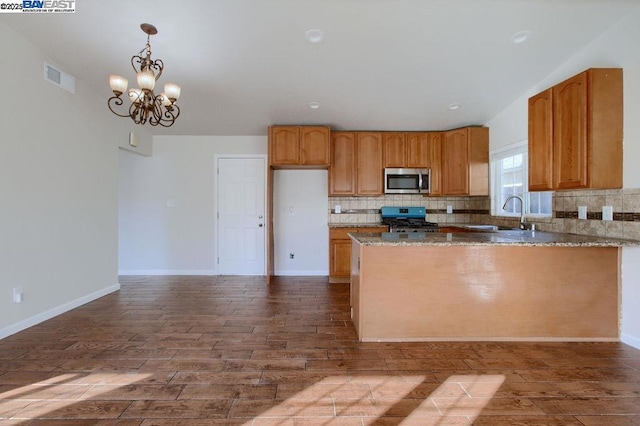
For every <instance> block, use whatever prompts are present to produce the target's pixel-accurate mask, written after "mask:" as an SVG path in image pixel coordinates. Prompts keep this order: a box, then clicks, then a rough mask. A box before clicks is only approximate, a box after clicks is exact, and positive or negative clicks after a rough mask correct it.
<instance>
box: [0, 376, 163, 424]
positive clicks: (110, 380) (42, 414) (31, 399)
mask: <svg viewBox="0 0 640 426" xmlns="http://www.w3.org/2000/svg"><path fill="white" fill-rule="evenodd" d="M151 376H152V374H148V373H126V374H122V373H120V374H118V373H92V374H86V375H85V374H75V373H74V374H61V375H59V376H55V377H51V378H48V379H46V380H43V381H41V382H36V383H32V384H29V385H23V386H19V385H16V388H15V389H11V390H7V391H4V392H1V393H0V412H1V413H10V412H13V414H12V415H9V416H7V415H6V414H5V416H4V418H11V419H16V420H19V419H34V418H47V417H51V416H52V413H54V412H55V411H56V410H60V409H62V408H65V407H69V406H72V405H74V404H77V403H78V402H80V401H86V400H95V399H97V398H96V395H99V394H100V393H99V392H91V393H90V398H85V397H84V396H83V395H85V394H86V393H87V392H88V391H89V390H93V391H95V390H96V389H99V388H100V386H104V385H111V386H104V391H105V392H109V391H112V390H113V387H114V385H116V386H118V387H122V386H128V385H132V384H135V383H139V382H140V381H144V380H145V379H147V378H149V377H151ZM9 386H12V385H5V386H4V387H9ZM23 413H25V414H28V415H25V414H23Z"/></svg>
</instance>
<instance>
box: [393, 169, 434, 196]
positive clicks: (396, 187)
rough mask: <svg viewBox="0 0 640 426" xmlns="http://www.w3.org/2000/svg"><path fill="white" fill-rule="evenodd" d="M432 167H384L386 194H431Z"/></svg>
mask: <svg viewBox="0 0 640 426" xmlns="http://www.w3.org/2000/svg"><path fill="white" fill-rule="evenodd" d="M430 171H431V170H430V169H407V168H401V169H392V168H385V169H384V193H385V194H429V193H430V192H431V177H430Z"/></svg>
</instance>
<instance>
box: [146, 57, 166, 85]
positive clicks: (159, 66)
mask: <svg viewBox="0 0 640 426" xmlns="http://www.w3.org/2000/svg"><path fill="white" fill-rule="evenodd" d="M149 68H151V69H152V70H155V71H156V81H158V80H159V79H160V76H161V75H162V70H163V69H164V62H162V59H156V60H155V61H153V62H152V63H151V65H149Z"/></svg>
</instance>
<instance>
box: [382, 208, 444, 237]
mask: <svg viewBox="0 0 640 426" xmlns="http://www.w3.org/2000/svg"><path fill="white" fill-rule="evenodd" d="M380 211H381V213H382V223H384V224H385V225H389V232H438V224H437V223H433V222H427V221H426V220H425V218H424V217H425V208H424V207H390V206H387V207H382V208H381V209H380Z"/></svg>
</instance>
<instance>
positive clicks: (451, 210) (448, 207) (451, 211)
mask: <svg viewBox="0 0 640 426" xmlns="http://www.w3.org/2000/svg"><path fill="white" fill-rule="evenodd" d="M451 213H453V206H447V214H451Z"/></svg>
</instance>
